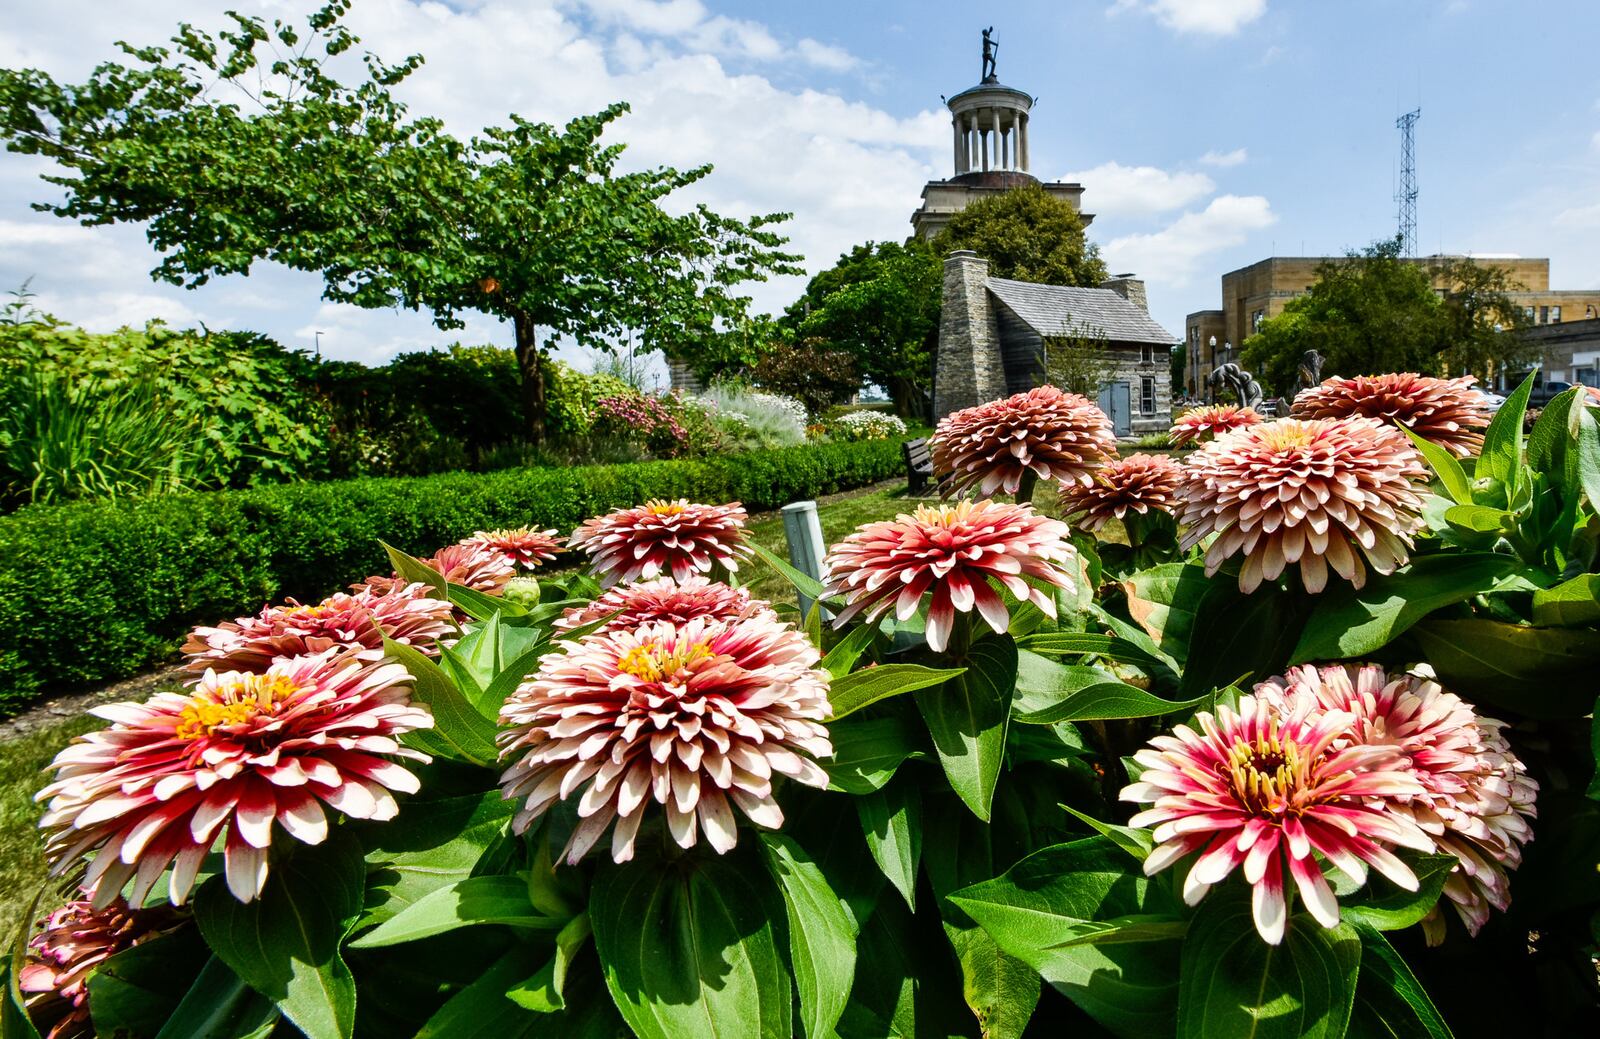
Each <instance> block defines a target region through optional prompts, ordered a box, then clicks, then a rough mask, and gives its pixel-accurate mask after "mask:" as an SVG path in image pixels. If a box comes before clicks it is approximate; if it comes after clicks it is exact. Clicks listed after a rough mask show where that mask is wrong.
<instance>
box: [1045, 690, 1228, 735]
mask: <svg viewBox="0 0 1600 1039" xmlns="http://www.w3.org/2000/svg"><path fill="white" fill-rule="evenodd" d="M1207 699H1208V697H1205V696H1197V697H1195V698H1194V699H1193V700H1182V701H1178V702H1174V701H1171V700H1163V699H1161V697H1159V696H1152V695H1151V694H1150V693H1147V692H1145V691H1144V690H1143V689H1140V688H1139V687H1138V686H1132V685H1128V684H1126V683H1124V682H1116V681H1112V682H1097V683H1095V684H1093V685H1089V686H1085V687H1084V688H1082V689H1076V690H1073V691H1071V692H1069V693H1066V694H1065V695H1064V696H1063V698H1062V699H1061V700H1059V701H1058V702H1056V703H1054V704H1052V705H1050V706H1049V707H1045V708H1043V709H1041V710H1037V711H1032V712H1029V713H1027V714H1018V715H1016V716H1015V720H1016V721H1018V722H1020V723H1022V724H1024V725H1054V724H1056V723H1057V722H1080V721H1105V720H1109V719H1120V718H1159V717H1161V716H1162V715H1166V714H1174V713H1176V712H1178V711H1185V710H1190V709H1192V708H1195V707H1198V706H1200V705H1201V704H1202V703H1205V702H1206V700H1207Z"/></svg>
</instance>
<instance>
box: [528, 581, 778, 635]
mask: <svg viewBox="0 0 1600 1039" xmlns="http://www.w3.org/2000/svg"><path fill="white" fill-rule="evenodd" d="M756 614H771V615H772V616H777V614H776V613H774V612H773V609H772V604H771V603H768V602H765V601H763V600H761V599H752V598H750V593H749V592H748V591H747V590H745V589H743V588H735V587H733V586H732V585H727V584H723V583H722V582H721V581H709V580H707V579H706V578H704V577H701V576H699V575H698V574H696V575H695V576H692V577H686V578H684V579H683V580H682V581H674V580H673V579H672V578H670V577H658V578H656V579H655V580H654V581H640V582H639V583H638V584H624V585H619V586H617V587H616V588H613V589H611V590H610V591H609V592H606V593H605V594H604V595H602V596H600V597H599V598H598V599H595V600H594V601H593V602H591V603H589V605H587V606H577V607H573V608H572V609H570V610H568V611H567V612H566V614H565V615H564V616H562V617H561V619H559V620H557V621H556V623H555V627H556V630H557V631H571V630H572V629H573V628H581V627H583V626H584V625H585V624H593V623H594V622H595V621H598V620H600V619H602V618H606V621H605V624H604V625H602V626H601V627H600V628H598V629H596V630H597V631H615V630H617V629H619V628H637V627H638V626H639V625H641V624H648V623H650V622H652V621H671V622H673V623H674V624H685V623H687V622H689V621H692V620H695V619H697V618H705V619H706V620H719V621H727V620H740V619H742V618H744V617H751V616H754V615H756Z"/></svg>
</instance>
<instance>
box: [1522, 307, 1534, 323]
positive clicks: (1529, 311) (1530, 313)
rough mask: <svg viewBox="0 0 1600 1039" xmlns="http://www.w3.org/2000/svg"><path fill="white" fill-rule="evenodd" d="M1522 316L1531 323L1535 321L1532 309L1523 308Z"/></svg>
mask: <svg viewBox="0 0 1600 1039" xmlns="http://www.w3.org/2000/svg"><path fill="white" fill-rule="evenodd" d="M1522 316H1523V317H1525V318H1527V319H1528V321H1529V322H1532V321H1533V308H1532V307H1523V308H1522Z"/></svg>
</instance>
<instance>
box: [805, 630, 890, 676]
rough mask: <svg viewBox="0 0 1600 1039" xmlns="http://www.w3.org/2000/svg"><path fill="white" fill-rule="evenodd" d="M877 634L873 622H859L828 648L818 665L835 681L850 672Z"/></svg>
mask: <svg viewBox="0 0 1600 1039" xmlns="http://www.w3.org/2000/svg"><path fill="white" fill-rule="evenodd" d="M877 635H878V628H877V626H876V625H873V624H860V625H857V626H856V627H854V628H852V629H851V630H850V634H848V635H846V636H845V637H844V638H842V639H840V640H839V644H838V645H836V646H834V647H833V648H832V649H830V650H828V655H827V656H825V657H823V658H822V663H821V664H819V665H818V666H819V667H821V668H822V670H824V671H826V672H828V674H830V675H832V676H833V678H834V680H835V681H837V680H839V679H841V678H843V677H844V676H845V675H847V674H849V673H850V669H851V668H852V667H855V665H856V661H857V660H859V659H861V654H862V653H864V652H866V649H867V647H868V646H870V645H872V640H873V639H874V638H876V637H877Z"/></svg>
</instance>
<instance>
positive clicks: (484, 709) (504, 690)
mask: <svg viewBox="0 0 1600 1039" xmlns="http://www.w3.org/2000/svg"><path fill="white" fill-rule="evenodd" d="M596 623H604V622H603V621H600V622H596ZM586 626H587V625H586ZM559 652H561V650H559V649H558V648H556V647H555V646H552V645H551V644H550V643H548V642H540V643H538V644H537V645H535V646H534V647H533V648H532V649H530V650H528V651H526V652H525V653H522V654H520V655H519V656H517V657H516V659H514V660H512V661H511V662H510V663H508V664H506V665H505V666H504V667H503V668H501V669H500V671H499V672H498V673H497V674H496V675H495V676H494V680H493V681H491V682H490V683H489V684H488V685H487V686H485V687H484V689H483V692H482V693H481V694H480V695H478V696H473V695H471V694H470V693H469V694H468V699H469V700H471V701H472V706H473V707H475V708H476V709H477V711H478V713H479V714H481V715H483V716H484V717H485V718H487V719H489V720H490V721H491V722H498V721H499V718H500V708H501V707H502V706H504V704H505V702H506V699H507V698H508V697H510V696H511V694H512V693H514V692H516V691H517V687H518V686H520V685H521V684H522V683H523V680H524V679H526V678H527V677H528V676H529V675H531V674H532V673H533V672H534V671H535V670H537V669H538V667H539V661H540V660H542V659H543V658H545V657H547V656H549V655H550V654H551V653H559Z"/></svg>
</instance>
